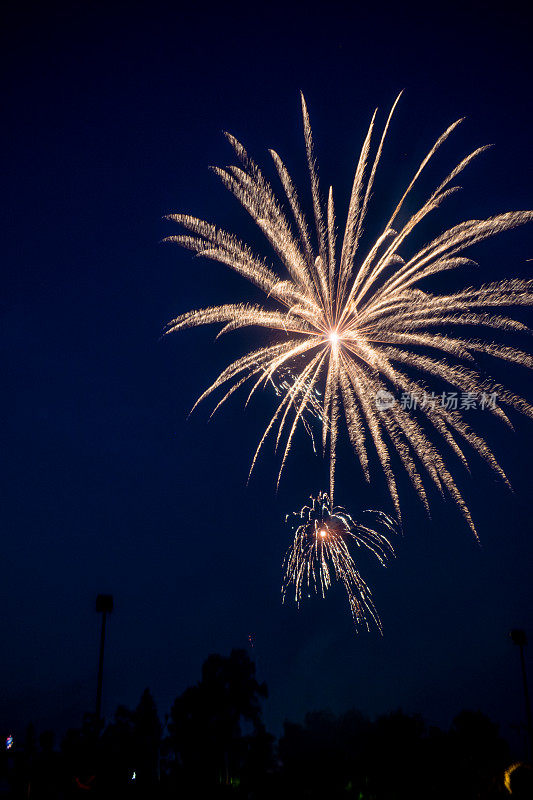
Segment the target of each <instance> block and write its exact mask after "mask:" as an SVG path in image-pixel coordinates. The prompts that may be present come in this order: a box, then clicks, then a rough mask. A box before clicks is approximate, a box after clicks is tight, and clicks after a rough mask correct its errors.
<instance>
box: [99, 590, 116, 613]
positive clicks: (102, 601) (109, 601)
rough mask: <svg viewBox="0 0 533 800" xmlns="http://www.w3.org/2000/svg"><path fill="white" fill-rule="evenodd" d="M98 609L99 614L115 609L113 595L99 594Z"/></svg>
mask: <svg viewBox="0 0 533 800" xmlns="http://www.w3.org/2000/svg"><path fill="white" fill-rule="evenodd" d="M96 611H97V612H98V613H99V614H111V612H112V611H113V595H112V594H99V595H97V597H96Z"/></svg>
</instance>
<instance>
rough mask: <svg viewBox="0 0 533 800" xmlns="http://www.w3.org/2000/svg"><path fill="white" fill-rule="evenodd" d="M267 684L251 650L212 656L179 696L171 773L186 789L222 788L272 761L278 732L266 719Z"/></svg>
mask: <svg viewBox="0 0 533 800" xmlns="http://www.w3.org/2000/svg"><path fill="white" fill-rule="evenodd" d="M266 697H267V688H266V684H264V683H263V684H259V683H258V682H257V680H256V677H255V665H254V663H253V662H252V661H250V659H249V657H248V655H247V653H246V651H244V650H232V652H231V654H230V656H229V657H228V658H225V657H223V656H220V655H211V656H209V658H208V659H207V660H206V661H205V662H204V665H203V667H202V679H201V681H200V682H199V683H198V684H197V685H196V686H192V687H190V688H188V689H186V690H185V691H184V692H183V694H182V695H181V696H180V697H178V698H177V699H176V700H175V702H174V705H173V706H172V710H171V713H170V720H169V724H168V731H169V744H170V748H171V751H172V753H173V755H174V760H173V763H172V767H171V770H170V772H171V778H172V779H173V782H174V784H175V785H176V786H177V787H181V788H182V789H186V788H192V787H197V788H199V787H201V790H202V791H203V792H204V793H205V792H206V791H211V792H212V793H215V792H217V793H220V792H221V791H227V790H228V789H229V787H234V788H237V787H240V786H241V785H243V784H246V785H247V788H251V785H252V784H253V783H254V779H255V778H256V777H257V776H259V775H263V777H264V775H265V773H266V770H267V769H268V767H269V766H270V762H271V753H272V737H271V736H270V735H269V734H267V733H266V731H265V728H264V725H263V723H262V721H261V700H262V699H263V698H266Z"/></svg>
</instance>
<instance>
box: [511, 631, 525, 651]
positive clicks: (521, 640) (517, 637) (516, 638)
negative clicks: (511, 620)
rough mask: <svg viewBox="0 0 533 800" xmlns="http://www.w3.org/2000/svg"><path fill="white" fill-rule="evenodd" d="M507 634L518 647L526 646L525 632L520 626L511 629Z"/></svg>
mask: <svg viewBox="0 0 533 800" xmlns="http://www.w3.org/2000/svg"><path fill="white" fill-rule="evenodd" d="M509 636H510V637H511V639H512V640H513V642H514V643H515V644H517V645H518V646H519V647H525V646H526V644H527V636H526V632H525V631H523V630H521V629H520V628H515V629H514V630H512V631H511V633H510V634H509Z"/></svg>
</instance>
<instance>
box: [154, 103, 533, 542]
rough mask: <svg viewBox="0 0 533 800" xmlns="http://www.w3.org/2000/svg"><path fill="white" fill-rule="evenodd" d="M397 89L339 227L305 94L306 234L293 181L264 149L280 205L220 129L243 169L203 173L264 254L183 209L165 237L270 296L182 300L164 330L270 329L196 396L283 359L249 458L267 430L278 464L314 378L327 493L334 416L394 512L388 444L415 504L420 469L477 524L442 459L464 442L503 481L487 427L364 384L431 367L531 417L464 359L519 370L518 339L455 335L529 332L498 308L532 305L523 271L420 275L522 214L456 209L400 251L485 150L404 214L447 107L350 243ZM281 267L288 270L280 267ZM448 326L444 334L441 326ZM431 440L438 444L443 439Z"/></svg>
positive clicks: (253, 377)
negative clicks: (280, 388) (452, 285)
mask: <svg viewBox="0 0 533 800" xmlns="http://www.w3.org/2000/svg"><path fill="white" fill-rule="evenodd" d="M398 99H399V98H397V99H396V102H395V103H394V105H393V107H392V110H391V112H390V114H389V116H388V119H387V121H386V124H385V126H384V129H383V132H382V134H381V136H380V137H379V139H378V141H377V147H376V148H375V152H374V155H373V157H371V141H372V139H373V134H374V128H375V120H376V113H374V116H373V117H372V120H371V123H370V126H369V129H368V132H367V134H366V137H365V139H364V142H363V145H362V149H361V153H360V156H359V159H358V163H357V167H356V170H355V177H354V181H353V187H352V192H351V197H350V201H349V206H348V212H347V218H346V225H345V227H344V232H343V236H342V239H341V237H339V240H337V228H336V215H335V207H334V201H333V191H332V189H331V187H330V189H329V192H328V197H327V201H326V202H325V203H323V201H322V198H321V194H320V189H319V181H318V172H317V168H316V163H315V157H314V152H313V140H312V134H311V126H310V123H309V117H308V113H307V108H306V104H305V101H304V99H303V96H302V110H303V124H304V135H305V146H306V153H307V161H308V168H309V174H310V183H311V196H312V205H313V216H314V228H315V231H314V233H313V234H312V233H311V230H310V226H309V225H308V222H307V220H306V217H305V215H304V212H303V210H302V206H301V204H300V200H299V198H298V194H297V191H296V188H295V186H294V184H293V182H292V180H291V178H290V176H289V173H288V171H287V169H286V167H285V165H284V164H283V162H282V160H281V159H280V157H279V156H278V155H277V153H275V152H274V151H270V153H271V156H272V158H273V161H274V164H275V167H276V170H277V172H278V175H279V178H280V181H281V186H282V189H283V193H284V206H283V205H282V204H281V202H280V201H279V200H278V199H277V198H276V196H275V193H274V190H273V189H272V187H271V185H270V183H269V181H268V180H267V179H266V178H265V176H264V174H263V172H262V171H261V170H260V168H259V167H258V166H257V164H256V163H255V162H254V161H253V160H252V159H251V158H250V156H249V155H248V153H247V152H246V150H245V149H244V147H243V146H242V145H241V144H240V143H239V142H238V141H237V140H236V139H235V138H234V137H233V136H231V135H229V134H228V135H227V138H228V139H229V141H230V143H231V145H232V146H233V149H234V151H235V153H236V155H237V157H238V159H239V161H240V166H239V167H237V166H229V167H227V168H225V169H222V168H218V167H217V168H215V169H214V171H215V173H216V174H217V175H218V176H219V177H220V179H221V180H222V182H223V184H224V185H225V186H226V187H227V188H228V189H229V190H230V192H232V194H234V195H235V197H236V198H237V199H238V200H239V201H240V203H241V204H242V206H243V207H244V208H245V209H246V211H247V212H248V213H249V214H250V215H251V217H252V218H253V220H254V221H255V222H256V224H257V226H258V227H259V228H260V229H261V231H262V232H263V233H264V235H265V237H266V239H267V240H268V242H269V243H270V245H271V246H272V248H273V250H274V253H275V256H276V266H275V267H274V266H270V265H269V264H268V263H267V262H266V261H265V260H264V259H262V258H260V257H259V256H257V255H256V254H254V252H253V251H252V250H251V248H250V247H249V246H248V245H246V244H245V243H243V242H241V241H240V240H239V239H238V238H236V237H235V236H234V235H232V234H231V233H228V232H226V231H224V230H221V229H220V228H218V227H216V226H215V225H213V224H210V223H207V222H203V221H202V220H200V219H197V218H195V217H192V216H189V215H186V214H173V215H171V216H170V219H172V220H174V221H175V222H177V223H179V224H180V225H181V226H182V227H183V228H185V229H186V230H187V233H185V234H182V235H177V236H170V237H168V239H167V240H168V241H173V242H177V243H178V244H180V245H183V246H185V247H187V248H189V249H191V250H193V251H194V252H196V253H197V254H198V255H201V256H204V257H206V258H210V259H214V260H215V261H219V262H221V263H223V264H226V265H228V266H229V267H230V268H231V269H233V270H235V271H236V272H237V273H239V274H240V275H242V276H243V277H245V278H247V279H248V280H250V281H251V282H252V283H254V284H256V286H258V287H259V288H260V289H262V290H263V291H264V292H265V294H266V295H267V305H265V306H261V305H258V304H251V303H230V304H227V305H222V306H217V307H213V308H206V309H202V310H198V311H191V312H188V313H186V314H182V315H181V316H179V317H177V318H176V319H174V320H173V321H172V322H171V323H170V324H169V326H168V329H167V330H168V332H173V331H178V330H181V329H183V328H187V327H191V326H196V325H206V324H210V323H222V324H223V328H222V330H221V333H225V332H228V331H232V330H236V329H240V328H245V327H247V326H259V327H262V328H266V329H268V330H269V338H268V340H267V342H266V343H265V345H264V346H263V347H260V348H257V349H254V350H252V351H251V352H248V353H247V354H246V355H244V356H242V357H241V358H239V359H237V360H236V361H234V362H233V363H232V364H230V365H229V366H228V367H227V368H226V369H225V370H223V372H222V373H221V374H220V375H219V376H218V378H217V379H216V380H215V381H214V382H213V383H212V384H211V386H210V387H209V388H208V389H207V390H206V391H205V392H204V393H203V394H202V396H201V397H200V398H199V400H201V399H204V398H206V397H207V396H209V395H210V394H211V393H213V392H215V390H217V389H220V388H221V387H224V394H223V396H222V398H221V399H220V401H219V402H218V404H217V406H216V408H218V407H219V406H220V405H221V404H222V403H223V402H224V401H225V400H227V399H228V397H230V396H231V395H232V394H233V393H234V392H235V391H236V390H237V389H238V388H239V387H241V386H242V385H243V384H245V383H246V382H248V381H250V387H251V388H250V392H249V395H248V399H249V398H250V397H251V396H252V395H253V393H254V392H255V391H256V390H257V389H258V388H260V387H263V386H264V385H265V384H266V383H267V382H268V381H269V380H272V378H273V376H274V375H275V374H276V373H278V372H279V371H280V370H284V369H290V371H291V374H292V375H294V380H292V381H291V382H290V383H289V384H288V385H287V386H286V391H285V392H284V393H283V395H282V396H281V398H280V400H279V403H278V404H277V407H276V410H275V413H274V414H273V416H272V418H271V420H270V421H269V423H268V425H267V426H266V429H265V431H264V433H263V435H262V437H261V440H260V442H259V445H258V448H257V450H256V453H255V456H254V458H253V461H252V469H253V466H254V464H255V461H256V459H257V456H258V453H259V450H260V449H261V447H262V445H263V443H264V442H265V440H266V438H267V436H268V435H269V434H271V433H272V434H273V435H275V438H276V447H278V446H280V444H282V445H283V446H282V450H283V453H282V457H281V467H280V473H279V474H280V475H281V472H282V470H283V468H284V465H285V463H286V460H287V456H288V454H289V451H290V449H291V444H292V442H293V438H294V434H295V431H296V429H297V426H298V423H299V422H300V421H302V420H303V418H304V416H305V414H306V411H308V410H309V409H310V408H312V407H313V406H314V404H315V402H316V397H317V394H316V390H317V387H321V391H320V395H319V396H320V397H321V398H322V399H321V405H322V412H321V418H322V445H323V448H324V451H327V452H328V454H329V465H330V466H329V470H330V495H331V497H333V493H334V478H335V468H336V459H337V442H338V438H339V431H340V424H341V421H342V418H343V417H344V420H345V424H346V429H347V432H348V435H349V438H350V441H351V444H352V445H353V448H354V450H355V453H356V454H357V456H358V459H359V461H360V464H361V467H362V470H363V473H364V476H365V478H366V479H367V480H370V466H369V464H370V462H369V449H368V445H369V443H370V442H373V445H374V448H375V450H376V452H377V457H378V459H379V462H380V464H381V468H382V470H383V472H384V474H385V478H386V481H387V483H388V487H389V492H390V495H391V498H392V501H393V503H394V507H395V511H396V514H397V516H398V519H400V518H401V517H400V504H399V496H398V489H397V480H396V475H395V470H394V468H393V466H392V465H391V454H392V453H393V452H395V453H396V454H397V457H399V460H400V461H401V463H402V464H403V466H404V467H405V469H406V471H407V473H408V475H409V477H410V479H411V482H412V484H413V486H414V488H415V489H416V491H417V493H418V495H419V497H420V498H421V500H422V502H423V503H424V505H425V506H426V509H428V510H429V503H428V496H427V491H426V489H427V486H426V484H427V483H428V481H429V483H432V484H434V485H435V486H436V487H437V489H438V490H439V492H440V493H441V494H444V493H448V495H449V496H450V497H451V498H452V499H453V501H454V502H455V503H456V504H457V505H458V506H459V508H460V510H461V512H462V514H463V516H464V517H465V519H466V521H467V522H468V524H469V525H470V527H471V529H472V530H473V531H474V533H476V531H475V527H474V523H473V521H472V518H471V515H470V512H469V510H468V508H467V505H466V503H465V501H464V500H463V497H462V496H461V494H460V492H459V489H458V487H457V484H456V481H455V479H454V477H452V471H451V468H450V467H449V466H448V461H449V457H448V455H447V453H450V454H451V453H453V454H455V456H456V457H457V458H458V459H459V461H460V462H462V464H463V465H464V466H466V467H468V462H467V456H466V454H465V450H468V448H473V450H474V451H476V452H477V453H478V454H479V455H480V456H481V457H482V458H483V459H485V461H486V462H488V464H489V465H490V467H491V468H492V469H493V470H494V471H495V472H496V473H497V474H498V475H499V476H500V478H502V479H503V480H504V481H507V478H506V476H505V474H504V472H503V470H502V468H501V466H500V465H499V463H498V462H497V461H496V458H495V457H494V455H493V453H492V452H491V450H490V448H489V447H488V445H487V443H486V442H485V440H484V439H483V438H482V436H481V435H479V434H478V433H476V432H474V431H473V430H472V429H471V428H470V427H469V426H468V425H467V424H466V421H465V418H464V415H463V414H462V413H461V412H460V410H454V409H450V408H445V407H441V406H438V407H431V406H430V405H427V406H426V407H422V408H419V409H418V411H417V413H416V414H414V413H412V412H410V411H409V410H406V409H404V408H402V407H400V406H399V405H398V404H394V405H393V406H392V407H391V408H388V409H385V410H381V411H379V410H378V409H377V408H376V404H375V397H376V395H377V393H378V392H382V391H394V392H396V393H409V394H410V395H414V396H421V395H423V394H424V393H425V392H426V391H429V389H428V387H427V385H426V382H425V381H426V379H427V378H428V377H429V378H430V379H432V380H436V381H438V382H441V383H442V385H444V386H448V387H450V386H451V387H453V388H454V389H455V390H457V391H459V392H469V393H475V394H481V393H483V392H490V393H494V392H497V394H498V404H497V405H495V407H494V408H491V409H490V411H491V413H492V414H494V415H495V416H496V417H498V418H499V419H500V420H502V421H503V422H504V423H506V424H508V425H510V424H511V423H510V421H509V418H508V415H507V411H508V409H509V408H511V409H515V410H518V411H519V412H521V413H523V414H525V415H527V416H529V417H532V418H533V407H532V406H531V405H530V404H529V403H528V402H527V401H526V400H525V399H523V398H522V397H520V396H518V395H516V394H514V393H513V392H511V391H510V390H508V389H506V388H504V387H503V386H500V385H499V384H496V383H494V382H493V381H492V380H491V379H489V378H486V377H484V375H483V374H482V372H481V370H480V369H479V368H478V367H477V366H476V362H475V356H476V355H477V354H479V353H483V354H488V355H490V356H492V357H494V358H495V359H501V360H503V361H507V362H511V363H515V364H521V365H523V366H525V367H529V368H531V367H533V359H532V358H531V356H530V355H529V354H528V353H526V352H523V351H521V350H519V349H516V348H515V347H510V346H507V345H504V344H500V343H493V342H489V341H486V340H485V339H483V338H479V334H477V337H476V338H467V337H466V336H463V335H461V334H460V333H459V334H457V332H456V331H457V329H459V331H460V330H461V329H466V330H468V329H469V328H470V329H472V328H474V329H476V331H482V330H484V329H485V330H489V329H492V330H496V331H498V332H525V331H528V330H529V329H528V328H526V326H525V325H524V324H523V323H521V322H520V321H518V320H516V319H514V318H512V317H510V316H508V312H507V313H506V312H504V313H501V311H496V310H498V309H502V308H506V307H507V308H509V307H511V306H529V305H531V304H532V298H533V292H532V291H531V290H532V288H533V281H531V280H503V281H500V282H492V283H486V284H484V285H482V286H480V287H478V288H473V287H469V288H465V289H462V290H461V291H457V292H455V293H453V294H433V293H431V292H429V291H428V290H427V289H426V288H420V286H419V284H420V283H422V282H423V281H424V280H425V279H427V278H429V277H430V276H434V275H436V274H437V273H441V272H443V271H445V270H453V269H457V268H459V267H462V266H465V265H467V264H473V263H474V262H472V261H471V260H470V259H468V258H465V257H464V256H462V255H460V254H461V253H462V252H463V251H464V250H465V248H467V247H469V246H471V245H473V244H476V243H478V242H481V241H482V240H484V239H486V238H488V237H490V236H493V235H495V234H497V233H500V232H502V231H506V230H509V229H511V228H514V227H516V226H517V225H521V224H522V223H525V222H527V221H529V220H531V219H532V218H533V212H531V211H516V212H508V213H504V214H499V215H497V216H494V217H490V218H489V219H482V220H477V219H472V220H468V221H465V222H461V223H460V224H458V225H455V226H454V227H452V228H450V229H448V230H446V231H444V232H443V233H441V234H440V235H438V236H437V237H436V238H434V239H432V240H431V241H429V242H428V243H427V244H426V245H425V246H423V247H422V248H420V249H419V250H417V251H416V252H415V253H414V254H411V255H407V254H405V252H404V250H405V248H406V246H407V244H408V238H409V236H410V234H411V233H412V232H413V230H414V229H415V228H416V227H417V226H419V225H420V224H421V223H422V222H423V220H425V218H426V217H427V216H428V214H430V212H432V211H434V210H435V209H437V208H438V207H439V206H440V205H441V204H442V202H443V201H444V200H446V198H448V197H449V196H450V195H451V194H452V193H454V192H455V191H456V190H457V188H458V187H457V186H455V185H453V182H454V181H455V179H456V178H457V177H458V175H459V174H460V173H461V172H462V171H463V170H464V169H465V167H467V166H468V165H469V164H470V163H471V161H472V160H473V159H474V158H475V157H476V156H477V155H479V154H480V153H481V152H482V151H483V150H485V149H486V148H484V147H480V148H478V149H477V150H475V151H474V152H472V153H470V154H469V155H467V156H466V157H465V158H464V159H463V160H462V161H461V162H460V163H459V164H458V165H457V166H456V167H455V168H454V169H453V170H452V171H451V172H450V173H449V174H448V175H447V177H446V178H445V179H444V180H443V181H442V182H441V183H440V184H439V185H438V186H437V188H436V189H435V190H434V191H433V192H432V193H431V194H430V196H429V197H428V199H427V200H426V201H425V202H424V203H423V204H422V205H421V206H420V208H419V209H418V210H417V211H415V212H414V213H413V214H412V215H411V216H409V217H408V218H407V219H406V220H405V221H403V219H404V216H405V201H406V198H407V197H408V195H410V193H411V191H412V190H413V187H414V186H415V184H416V183H417V181H418V178H419V176H420V175H421V173H422V172H423V170H424V169H425V167H426V166H427V164H428V163H429V162H430V161H431V159H432V158H433V156H434V155H435V153H436V152H437V150H438V149H439V147H440V146H441V145H442V144H443V142H444V141H445V140H446V139H447V138H448V137H449V135H450V134H451V133H452V131H454V130H455V128H456V127H457V125H458V124H459V122H460V121H461V120H458V121H457V122H454V123H453V124H452V125H450V126H449V127H448V128H447V130H446V131H444V133H443V134H442V136H440V137H439V139H438V140H437V141H436V143H435V144H434V145H433V147H432V148H431V149H430V151H429V152H428V154H427V155H426V157H425V158H424V159H423V161H422V163H421V164H420V166H419V167H418V168H417V169H416V171H415V173H414V176H413V178H412V180H411V181H410V182H409V184H408V186H407V188H406V190H405V191H404V193H403V194H402V196H401V197H400V199H399V201H398V202H397V203H396V205H395V206H394V208H393V210H392V214H391V216H390V218H389V219H388V220H387V221H386V223H385V224H384V225H383V226H382V229H381V234H380V235H379V236H378V238H377V240H376V241H375V242H374V243H373V244H372V245H371V246H369V247H368V248H367V249H365V250H363V240H364V237H363V236H362V234H363V227H364V224H365V220H366V218H367V213H368V208H369V205H370V198H371V195H372V190H373V187H374V182H375V176H376V171H377V168H378V165H379V162H380V158H381V155H382V151H383V146H384V142H385V138H386V134H387V131H388V128H389V125H390V121H391V117H392V114H393V111H394V108H395V107H396V104H397V102H398ZM280 269H281V270H283V271H284V272H285V275H282V274H281V273H280ZM446 329H448V331H449V332H448V333H445V331H446ZM443 331H444V332H443ZM450 331H451V333H450ZM198 402H199V401H198ZM215 410H216V409H215ZM435 439H436V440H437V443H435ZM444 443H445V445H446V446H447V447H445V448H444V450H443V449H442V444H444ZM423 476H425V478H424V480H425V481H426V483H424V482H423ZM278 482H279V478H278Z"/></svg>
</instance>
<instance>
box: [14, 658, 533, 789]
mask: <svg viewBox="0 0 533 800" xmlns="http://www.w3.org/2000/svg"><path fill="white" fill-rule="evenodd" d="M266 697H267V688H266V685H265V684H264V683H259V682H258V681H257V678H256V674H255V665H254V664H253V662H252V661H251V660H250V658H249V656H248V654H247V653H246V652H245V651H243V650H233V651H232V652H231V654H230V655H229V656H228V657H225V656H221V655H211V656H209V658H207V660H206V661H205V662H204V664H203V667H202V673H201V679H200V681H199V682H198V683H197V684H196V685H195V686H191V687H189V688H188V689H186V690H185V691H184V692H183V693H182V694H181V695H180V696H179V697H178V698H176V700H175V702H174V704H173V706H172V709H171V712H170V715H169V717H168V718H167V724H166V735H165V736H163V731H162V726H161V723H160V721H159V718H158V714H157V709H156V706H155V703H154V700H153V698H152V696H151V694H150V692H149V691H148V689H146V690H145V691H144V692H143V694H142V697H141V698H140V701H139V704H138V706H137V708H136V709H135V710H130V709H128V708H126V707H124V706H119V707H118V708H117V710H116V712H115V715H114V717H113V719H112V720H111V721H110V722H109V723H108V724H107V725H105V726H103V725H102V724H100V723H97V721H96V719H95V717H94V715H90V714H88V715H86V716H85V718H84V720H83V723H82V725H81V727H80V728H79V729H76V730H70V731H69V732H68V733H67V734H66V736H65V738H64V740H63V743H62V749H61V752H60V753H59V752H57V751H56V750H55V749H54V736H53V734H52V733H51V732H50V731H45V732H44V733H41V735H40V736H39V737H36V734H35V730H34V729H33V726H28V729H27V732H26V737H25V740H24V746H23V748H20V749H18V750H15V751H14V752H11V751H10V752H3V753H1V754H0V796H8V797H10V798H13V800H19V798H20V800H23V799H24V800H75V798H81V797H84V798H99V800H122V799H124V800H127V799H128V798H131V800H167V798H168V800H193V798H194V800H197V798H219V797H224V796H231V797H233V798H235V800H239V799H240V798H242V800H245V799H246V800H267V798H268V800H272V798H275V800H283V799H284V798H291V800H295V799H296V800H340V798H344V799H347V800H350V798H352V800H451V799H452V798H453V800H491V799H492V800H496V799H497V798H504V797H510V796H511V795H509V793H508V791H507V790H506V789H505V787H504V773H505V770H506V768H508V767H509V765H510V758H509V752H508V747H507V744H506V742H505V741H504V740H503V739H502V738H501V737H500V735H499V733H498V728H497V726H496V725H495V724H494V723H493V722H491V721H490V720H489V719H488V718H487V717H486V716H485V715H484V714H482V713H481V712H479V711H461V713H460V714H458V715H457V716H456V717H455V718H454V720H453V723H452V725H451V727H450V729H449V730H448V731H442V730H440V729H438V728H436V727H428V726H427V724H426V723H425V722H424V720H423V719H422V718H421V717H420V716H418V715H416V714H414V715H413V714H405V713H404V712H402V711H395V712H393V713H390V714H385V715H383V716H381V717H378V718H377V719H376V720H375V721H372V720H370V719H369V718H367V717H365V716H364V715H362V714H361V713H360V712H358V711H355V710H352V711H348V712H346V713H344V714H341V715H340V716H335V715H334V714H332V713H331V712H329V711H314V712H310V713H308V714H307V715H306V716H305V719H304V722H303V723H302V724H299V723H294V722H285V725H284V733H283V736H282V737H281V739H280V741H279V744H278V749H277V754H276V758H274V749H273V737H272V736H271V735H270V734H269V733H267V731H266V729H265V726H264V724H263V721H262V701H263V700H264V699H265V698H266ZM36 738H38V742H39V744H38V745H37V744H36ZM532 776H533V773H532V771H531V768H530V767H528V766H527V765H523V764H520V765H515V766H514V767H512V768H509V769H508V770H507V783H508V786H509V790H512V796H513V797H517V798H521V799H522V800H524V798H529V800H532V798H533V792H532V783H533V777H532Z"/></svg>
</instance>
